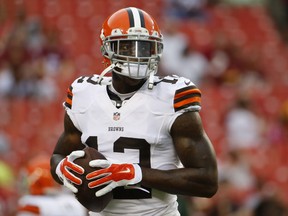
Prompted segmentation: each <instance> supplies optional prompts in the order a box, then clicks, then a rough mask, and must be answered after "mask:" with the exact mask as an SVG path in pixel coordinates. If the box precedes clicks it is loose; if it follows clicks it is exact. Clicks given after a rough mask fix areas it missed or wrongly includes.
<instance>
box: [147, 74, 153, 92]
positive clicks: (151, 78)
mask: <svg viewBox="0 0 288 216" xmlns="http://www.w3.org/2000/svg"><path fill="white" fill-rule="evenodd" d="M153 86H154V73H153V72H151V73H150V75H149V79H148V89H150V90H152V89H153Z"/></svg>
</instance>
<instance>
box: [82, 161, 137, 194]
mask: <svg viewBox="0 0 288 216" xmlns="http://www.w3.org/2000/svg"><path fill="white" fill-rule="evenodd" d="M89 165H90V166H91V167H101V168H102V169H99V170H96V171H93V172H91V173H89V174H87V175H86V178H87V180H93V181H91V182H90V183H89V184H88V187H89V188H95V187H98V186H101V185H107V186H106V187H104V188H102V189H100V190H98V191H97V192H96V196H97V197H100V196H103V195H104V194H106V193H108V192H110V191H112V190H113V189H114V188H115V187H119V186H126V185H134V184H137V183H139V182H140V181H141V180H142V171H141V168H140V166H139V165H138V164H128V163H124V164H115V163H111V162H110V161H108V160H92V161H90V163H89Z"/></svg>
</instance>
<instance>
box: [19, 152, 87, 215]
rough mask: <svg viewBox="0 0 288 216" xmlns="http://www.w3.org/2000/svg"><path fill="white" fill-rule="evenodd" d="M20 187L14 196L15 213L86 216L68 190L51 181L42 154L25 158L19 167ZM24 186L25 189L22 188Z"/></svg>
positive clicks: (47, 163)
mask: <svg viewBox="0 0 288 216" xmlns="http://www.w3.org/2000/svg"><path fill="white" fill-rule="evenodd" d="M22 178H24V179H23V180H21V181H24V182H25V183H26V185H23V186H24V191H22V196H21V197H20V198H19V200H18V207H17V213H16V215H17V216H34V215H39V216H60V215H61V216H86V215H88V212H87V210H86V209H85V208H84V207H83V206H82V205H81V204H80V203H79V202H78V201H77V199H75V196H74V194H73V193H71V192H70V191H67V190H65V189H64V188H62V187H61V186H59V185H58V184H56V183H55V181H54V180H53V178H52V176H51V174H50V157H49V156H48V155H46V154H39V155H38V156H36V157H34V158H32V159H30V160H29V162H28V164H27V166H26V167H25V168H23V170H22ZM25 189H26V191H25Z"/></svg>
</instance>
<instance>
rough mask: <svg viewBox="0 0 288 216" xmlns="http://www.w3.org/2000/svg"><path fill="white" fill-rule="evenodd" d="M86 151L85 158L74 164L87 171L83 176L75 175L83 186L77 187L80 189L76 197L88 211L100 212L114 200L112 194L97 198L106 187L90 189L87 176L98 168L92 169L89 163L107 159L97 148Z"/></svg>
mask: <svg viewBox="0 0 288 216" xmlns="http://www.w3.org/2000/svg"><path fill="white" fill-rule="evenodd" d="M83 150H84V151H85V156H84V157H81V158H77V159H76V160H75V161H74V163H76V164H78V165H80V166H82V167H83V168H84V170H85V173H84V174H83V175H79V174H77V173H75V175H76V176H77V177H79V178H80V179H81V180H82V184H81V185H75V186H76V188H77V189H78V192H77V193H75V196H76V198H77V200H78V201H79V202H80V203H81V204H82V205H83V206H84V207H85V208H87V209H88V210H90V211H93V212H100V211H102V210H103V209H104V208H105V207H106V206H107V205H108V203H109V202H110V201H111V199H112V197H113V196H112V192H109V193H107V194H105V195H103V196H101V197H96V196H95V193H96V191H98V190H99V189H101V188H103V187H104V186H100V187H97V188H93V189H90V188H89V187H88V183H89V181H88V180H87V179H86V175H87V174H88V173H90V172H92V171H94V170H96V169H97V168H95V167H90V166H89V162H90V161H91V160H95V159H106V158H105V156H104V155H102V154H101V153H100V152H98V151H97V150H96V149H95V148H92V147H86V148H85V149H83Z"/></svg>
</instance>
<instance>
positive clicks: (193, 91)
mask: <svg viewBox="0 0 288 216" xmlns="http://www.w3.org/2000/svg"><path fill="white" fill-rule="evenodd" d="M187 94H198V95H200V96H201V92H200V90H199V89H187V90H185V91H181V92H178V93H177V92H176V94H175V97H174V100H176V99H178V98H181V97H183V96H185V95H187Z"/></svg>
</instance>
